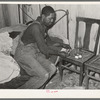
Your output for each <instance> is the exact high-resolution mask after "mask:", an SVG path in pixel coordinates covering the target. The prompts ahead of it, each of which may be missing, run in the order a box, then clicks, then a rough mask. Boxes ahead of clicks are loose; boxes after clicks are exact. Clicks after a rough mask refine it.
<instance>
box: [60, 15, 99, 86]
mask: <svg viewBox="0 0 100 100" xmlns="http://www.w3.org/2000/svg"><path fill="white" fill-rule="evenodd" d="M81 24H83V26H84V27H85V28H84V30H83V27H82V25H81ZM95 25H97V26H99V25H100V20H97V19H92V18H84V17H76V34H75V48H74V49H73V50H72V51H71V52H70V55H69V56H68V57H66V58H64V60H65V61H66V62H67V66H66V65H62V64H60V66H59V69H60V71H61V72H60V73H61V75H62V72H63V70H62V69H63V68H64V69H67V70H70V71H73V72H75V73H78V74H79V85H80V86H81V85H82V82H83V78H84V63H85V62H86V61H88V60H89V59H91V58H92V57H93V56H95V55H96V52H97V48H98V41H99V33H100V26H99V28H98V27H96V28H98V29H97V30H96V32H94V33H95V34H93V32H91V29H92V28H94V26H95ZM80 27H81V29H80ZM83 31H84V32H83ZM92 31H93V30H92ZM96 33H97V34H96ZM91 35H95V37H96V38H95V41H94V42H95V43H94V42H93V40H92V39H91ZM90 41H92V44H91V42H90ZM80 42H81V45H79V44H80ZM93 44H94V45H93ZM90 45H92V46H93V48H92V49H91V48H90ZM80 55H81V57H80V58H79V56H80ZM72 64H73V65H75V66H77V67H79V68H80V70H77V68H76V67H75V68H71V67H69V66H70V65H72Z"/></svg>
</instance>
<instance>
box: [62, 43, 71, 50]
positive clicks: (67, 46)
mask: <svg viewBox="0 0 100 100" xmlns="http://www.w3.org/2000/svg"><path fill="white" fill-rule="evenodd" d="M63 48H65V49H71V47H70V45H68V44H63Z"/></svg>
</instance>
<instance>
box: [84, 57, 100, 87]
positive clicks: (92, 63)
mask: <svg viewBox="0 0 100 100" xmlns="http://www.w3.org/2000/svg"><path fill="white" fill-rule="evenodd" d="M91 71H92V73H94V74H90V72H91ZM85 73H86V76H85V78H86V80H85V88H86V89H88V88H89V80H90V79H92V80H95V81H98V82H100V77H96V76H95V73H98V75H99V74H100V55H97V56H95V57H93V58H92V59H91V60H89V61H88V62H86V63H85Z"/></svg>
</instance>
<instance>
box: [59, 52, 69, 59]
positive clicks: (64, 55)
mask: <svg viewBox="0 0 100 100" xmlns="http://www.w3.org/2000/svg"><path fill="white" fill-rule="evenodd" d="M68 55H69V54H68V53H66V52H64V51H61V52H60V53H59V56H60V57H62V58H65V57H67V56H68Z"/></svg>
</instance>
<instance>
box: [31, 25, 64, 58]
mask: <svg viewBox="0 0 100 100" xmlns="http://www.w3.org/2000/svg"><path fill="white" fill-rule="evenodd" d="M30 27H31V30H32V35H33V37H34V38H35V41H36V43H37V46H38V48H39V50H40V52H41V53H43V54H44V55H46V57H49V56H50V55H57V56H62V54H61V53H60V52H59V51H57V50H52V49H51V48H49V47H48V46H47V44H46V43H45V40H44V37H43V35H42V33H41V29H40V26H39V25H38V24H36V25H34V26H33V25H31V26H30ZM63 55H64V54H63Z"/></svg>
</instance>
